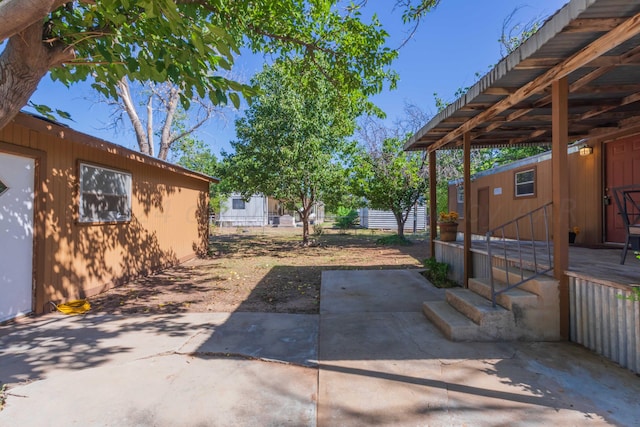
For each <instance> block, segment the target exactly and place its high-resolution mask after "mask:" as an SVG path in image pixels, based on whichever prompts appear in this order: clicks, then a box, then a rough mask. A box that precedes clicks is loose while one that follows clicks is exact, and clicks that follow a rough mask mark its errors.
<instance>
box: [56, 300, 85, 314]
mask: <svg viewBox="0 0 640 427" xmlns="http://www.w3.org/2000/svg"><path fill="white" fill-rule="evenodd" d="M50 303H51V305H53V306H54V307H55V309H56V310H58V311H59V312H60V313H63V314H71V315H74V314H83V313H86V312H87V311H89V310H90V309H91V304H90V303H89V301H87V300H86V299H77V300H73V301H68V302H65V303H64V304H58V305H56V304H54V303H53V302H50Z"/></svg>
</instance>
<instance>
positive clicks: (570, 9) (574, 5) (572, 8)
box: [404, 0, 598, 150]
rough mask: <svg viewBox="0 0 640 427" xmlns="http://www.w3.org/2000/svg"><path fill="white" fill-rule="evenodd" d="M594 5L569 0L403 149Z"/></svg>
mask: <svg viewBox="0 0 640 427" xmlns="http://www.w3.org/2000/svg"><path fill="white" fill-rule="evenodd" d="M597 1H598V0H571V1H570V2H569V3H567V4H565V5H564V6H563V7H561V8H560V9H558V10H557V11H556V12H555V13H554V14H553V15H551V16H550V17H549V18H547V20H546V21H545V22H544V24H543V25H542V26H541V27H540V29H539V30H538V31H537V32H536V33H535V34H533V35H532V36H531V37H529V38H528V39H527V40H525V41H524V43H522V44H521V45H520V46H518V48H517V49H515V50H514V51H513V52H511V53H510V54H509V55H507V56H506V57H504V58H502V59H501V60H500V61H499V62H498V63H497V64H496V65H495V66H494V67H493V68H492V69H491V70H490V71H489V72H487V73H486V74H485V75H484V76H482V77H481V78H480V80H478V81H477V82H476V83H475V84H474V85H473V86H471V87H470V88H469V89H468V90H467V92H466V93H465V94H464V95H462V96H461V97H460V98H458V99H456V100H455V101H454V102H452V103H451V104H449V105H447V107H446V108H445V109H444V110H442V111H440V112H439V113H438V114H436V115H435V116H434V117H432V118H431V120H429V122H427V124H426V125H424V126H423V127H422V128H421V129H420V130H418V131H417V132H416V133H415V134H414V135H413V136H411V138H409V140H408V141H407V142H406V143H405V144H404V149H405V150H410V149H412V146H413V145H414V144H416V143H417V142H418V141H419V140H420V138H421V137H422V136H423V135H424V134H425V133H427V132H429V131H430V130H431V129H433V128H434V127H435V126H436V125H438V124H439V123H440V122H442V121H443V120H445V119H447V118H449V117H451V115H453V113H455V112H456V111H458V110H459V109H460V108H462V107H464V106H465V105H467V104H469V103H470V101H472V100H473V99H475V98H476V97H477V96H479V95H480V94H482V93H483V92H484V91H485V90H487V89H488V88H490V87H491V86H492V85H493V83H495V82H496V81H497V80H498V79H500V78H502V77H503V76H504V75H505V74H506V73H508V72H509V71H511V70H513V69H514V68H515V67H516V66H517V65H518V64H520V63H521V62H522V61H524V60H525V59H527V58H529V57H530V56H531V55H533V54H535V53H536V52H537V51H538V50H539V49H540V47H542V45H544V44H545V43H547V42H548V41H549V40H551V39H552V38H553V37H555V36H556V35H557V34H558V33H560V32H561V31H562V30H563V29H564V27H566V26H567V25H568V24H569V23H570V22H571V21H572V20H574V19H576V18H577V17H578V16H580V14H581V13H583V12H584V11H585V10H586V9H587V8H588V7H589V6H591V5H593V4H594V3H596V2H597Z"/></svg>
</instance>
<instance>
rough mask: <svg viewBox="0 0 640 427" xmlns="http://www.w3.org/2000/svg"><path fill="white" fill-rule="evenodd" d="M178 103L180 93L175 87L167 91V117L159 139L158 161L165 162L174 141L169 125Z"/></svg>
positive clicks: (171, 122)
mask: <svg viewBox="0 0 640 427" xmlns="http://www.w3.org/2000/svg"><path fill="white" fill-rule="evenodd" d="M178 101H180V91H179V90H178V88H176V87H172V88H171V90H170V91H169V103H168V105H167V106H166V109H167V115H166V117H165V119H164V125H163V126H162V134H161V135H162V136H161V137H160V151H159V152H158V158H159V159H160V160H167V156H168V155H169V149H170V148H171V144H173V142H174V140H172V139H171V125H172V124H173V119H174V117H175V115H176V110H177V109H178Z"/></svg>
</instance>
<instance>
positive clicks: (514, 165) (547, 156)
mask: <svg viewBox="0 0 640 427" xmlns="http://www.w3.org/2000/svg"><path fill="white" fill-rule="evenodd" d="M583 144H584V140H579V141H576V142H574V143H573V144H571V145H569V146H568V147H567V154H573V153H577V152H578V151H580V147H581V146H582V145H583ZM547 160H551V151H545V152H544V153H540V154H536V155H534V156H529V157H526V158H524V159H520V160H515V161H513V162H511V163H507V164H504V165H500V166H496V167H494V168H491V169H487V170H484V171H481V172H478V173H475V174H473V175H472V176H471V177H472V179H477V178H482V177H485V176H490V175H495V174H497V173H500V172H506V171H509V170H513V169H518V168H521V167H523V166H528V165H533V164H535V163H541V162H544V161H547ZM462 181H463V179H462V178H456V179H452V180H449V181H448V184H449V185H453V184H460V183H462Z"/></svg>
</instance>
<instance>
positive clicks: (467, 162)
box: [463, 132, 473, 288]
mask: <svg viewBox="0 0 640 427" xmlns="http://www.w3.org/2000/svg"><path fill="white" fill-rule="evenodd" d="M463 144H464V146H463V151H464V159H463V167H464V183H463V195H464V276H463V286H464V287H465V288H468V287H469V278H470V277H471V274H472V272H473V265H472V264H471V263H472V257H471V135H470V134H469V132H466V133H465V134H464V137H463Z"/></svg>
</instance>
